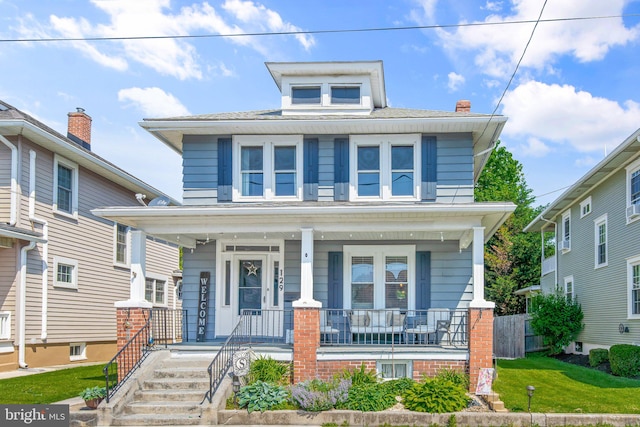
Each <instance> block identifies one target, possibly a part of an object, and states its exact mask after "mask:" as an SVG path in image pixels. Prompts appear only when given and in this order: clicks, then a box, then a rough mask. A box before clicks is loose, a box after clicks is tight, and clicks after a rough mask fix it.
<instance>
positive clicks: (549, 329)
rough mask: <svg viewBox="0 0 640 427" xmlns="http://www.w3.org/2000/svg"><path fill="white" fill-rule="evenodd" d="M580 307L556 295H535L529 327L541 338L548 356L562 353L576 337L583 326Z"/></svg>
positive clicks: (576, 303) (573, 301)
mask: <svg viewBox="0 0 640 427" xmlns="http://www.w3.org/2000/svg"><path fill="white" fill-rule="evenodd" d="M583 317H584V314H583V313H582V307H581V306H580V304H578V302H577V301H576V300H575V299H567V298H566V296H564V295H562V294H560V293H556V294H548V295H536V296H535V297H533V301H532V304H531V327H532V328H533V331H534V332H535V333H536V335H542V336H543V343H544V345H546V346H548V347H549V353H550V354H552V355H553V354H560V353H562V351H563V349H564V347H566V346H568V345H569V344H570V343H571V342H572V341H575V339H576V338H577V337H578V334H579V333H580V331H582V328H583V327H584V325H583V324H582V319H583Z"/></svg>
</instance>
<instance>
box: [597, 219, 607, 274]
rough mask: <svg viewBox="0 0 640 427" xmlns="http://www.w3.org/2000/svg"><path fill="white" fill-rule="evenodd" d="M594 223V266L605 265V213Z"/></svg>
mask: <svg viewBox="0 0 640 427" xmlns="http://www.w3.org/2000/svg"><path fill="white" fill-rule="evenodd" d="M594 223H595V256H596V262H595V268H599V267H604V266H606V265H607V260H608V253H607V215H606V214H605V215H602V216H601V217H599V218H598V219H596V220H595V221H594Z"/></svg>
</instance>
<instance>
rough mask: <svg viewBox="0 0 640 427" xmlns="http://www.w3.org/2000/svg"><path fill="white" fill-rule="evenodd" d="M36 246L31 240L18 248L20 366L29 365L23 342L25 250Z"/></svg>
mask: <svg viewBox="0 0 640 427" xmlns="http://www.w3.org/2000/svg"><path fill="white" fill-rule="evenodd" d="M35 247H36V242H31V243H29V245H27V246H24V247H23V248H22V249H21V250H20V285H19V287H18V291H19V292H18V295H17V297H18V307H17V308H18V310H16V315H17V317H18V320H17V322H16V323H17V328H18V331H17V335H18V366H19V367H20V368H24V369H26V368H28V367H29V366H28V365H27V363H26V362H25V360H24V344H25V339H24V336H25V333H26V323H27V322H26V313H25V311H26V305H27V304H26V300H27V297H26V292H27V252H29V251H30V250H31V249H33V248H35Z"/></svg>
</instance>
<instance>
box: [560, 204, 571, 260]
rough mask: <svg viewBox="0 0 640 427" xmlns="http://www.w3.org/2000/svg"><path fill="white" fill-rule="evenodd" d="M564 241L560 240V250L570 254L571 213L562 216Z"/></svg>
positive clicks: (567, 212)
mask: <svg viewBox="0 0 640 427" xmlns="http://www.w3.org/2000/svg"><path fill="white" fill-rule="evenodd" d="M561 228H562V236H561V237H562V239H561V240H560V242H559V244H560V250H561V251H562V252H568V251H570V250H571V211H566V212H565V213H563V214H562V227H561Z"/></svg>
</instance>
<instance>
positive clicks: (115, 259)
mask: <svg viewBox="0 0 640 427" xmlns="http://www.w3.org/2000/svg"><path fill="white" fill-rule="evenodd" d="M119 225H121V226H123V227H125V228H126V231H125V243H126V246H125V253H124V257H125V262H124V263H123V262H120V261H118V226H119ZM113 265H115V266H117V267H124V268H129V267H131V227H128V226H126V225H125V224H122V223H118V222H114V223H113Z"/></svg>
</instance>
